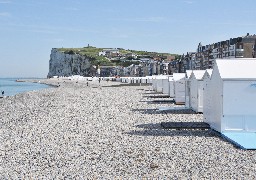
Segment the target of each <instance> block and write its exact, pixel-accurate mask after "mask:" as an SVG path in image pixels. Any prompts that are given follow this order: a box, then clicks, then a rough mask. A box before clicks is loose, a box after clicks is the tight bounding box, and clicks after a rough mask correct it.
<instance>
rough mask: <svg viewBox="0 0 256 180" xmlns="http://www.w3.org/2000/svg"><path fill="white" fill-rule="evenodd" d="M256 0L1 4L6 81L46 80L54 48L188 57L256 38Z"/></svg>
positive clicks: (0, 57) (28, 0)
mask: <svg viewBox="0 0 256 180" xmlns="http://www.w3.org/2000/svg"><path fill="white" fill-rule="evenodd" d="M255 7H256V1H255V0H243V1H241V0H239V1H238V0H0V77H46V76H47V73H48V64H49V59H50V52H51V48H54V47H84V46H87V45H88V44H90V45H92V46H96V47H113V48H118V47H120V48H121V47H122V48H125V49H136V50H146V51H158V52H169V53H178V54H182V53H186V52H188V51H196V47H197V45H198V43H199V42H202V43H203V44H209V43H214V42H218V41H221V40H226V39H229V38H231V37H237V36H243V35H246V33H250V34H254V33H256V13H255Z"/></svg>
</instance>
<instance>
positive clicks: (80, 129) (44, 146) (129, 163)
mask: <svg viewBox="0 0 256 180" xmlns="http://www.w3.org/2000/svg"><path fill="white" fill-rule="evenodd" d="M41 83H46V84H51V85H56V86H59V87H52V88H48V89H43V90H39V91H31V92H26V93H22V94H18V95H15V96H11V97H7V98H2V99H0V164H1V165H0V179H170V178H171V179H256V151H253V150H242V149H240V148H238V147H236V146H235V145H233V144H232V143H230V142H229V141H227V140H226V139H224V138H223V137H221V136H220V135H219V134H218V133H217V132H215V131H213V130H211V129H207V130H200V129H198V130H186V129H185V130H176V129H172V130H171V129H163V128H162V127H161V125H160V123H161V122H169V121H170V122H202V121H203V115H202V114H195V113H182V112H180V113H173V112H168V111H158V110H157V108H159V107H169V106H174V104H172V103H160V102H159V103H152V100H153V99H152V98H150V97H149V96H152V94H150V92H151V91H149V90H150V89H151V87H150V86H120V87H119V86H117V85H118V84H120V83H118V82H111V81H110V82H106V81H101V82H100V83H99V82H98V81H88V86H87V84H86V83H87V82H86V81H63V80H57V79H56V80H51V79H49V80H41ZM112 85H114V86H112ZM154 100H156V99H155V98H154Z"/></svg>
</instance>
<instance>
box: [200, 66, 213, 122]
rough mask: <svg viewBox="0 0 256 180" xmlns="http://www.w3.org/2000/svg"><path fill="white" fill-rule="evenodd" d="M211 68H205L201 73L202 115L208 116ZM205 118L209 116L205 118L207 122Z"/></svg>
mask: <svg viewBox="0 0 256 180" xmlns="http://www.w3.org/2000/svg"><path fill="white" fill-rule="evenodd" d="M212 71H213V70H212V69H206V71H205V73H204V75H203V78H202V79H203V104H204V106H203V113H204V116H209V115H208V114H207V113H209V112H210V109H209V108H210V106H209V105H210V103H211V96H210V95H209V91H210V88H209V83H210V80H211V76H212ZM207 120H209V118H207V119H205V122H206V123H209V124H210V122H208V121H207Z"/></svg>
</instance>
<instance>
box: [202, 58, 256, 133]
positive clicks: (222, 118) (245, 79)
mask: <svg viewBox="0 0 256 180" xmlns="http://www.w3.org/2000/svg"><path fill="white" fill-rule="evenodd" d="M255 67H256V60H255V59H244V60H235V59H231V60H216V61H215V64H214V68H213V72H212V76H211V80H210V81H209V84H208V85H209V93H208V94H207V96H209V98H210V99H209V100H208V103H207V104H205V106H208V107H207V108H205V111H206V112H204V121H205V122H207V123H209V124H210V126H211V127H212V128H213V129H215V130H217V131H219V132H221V133H222V132H223V133H224V132H256V111H255V102H256V72H255Z"/></svg>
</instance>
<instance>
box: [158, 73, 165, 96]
mask: <svg viewBox="0 0 256 180" xmlns="http://www.w3.org/2000/svg"><path fill="white" fill-rule="evenodd" d="M167 78H168V76H163V75H160V76H157V77H156V92H161V93H162V92H163V79H167Z"/></svg>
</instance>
